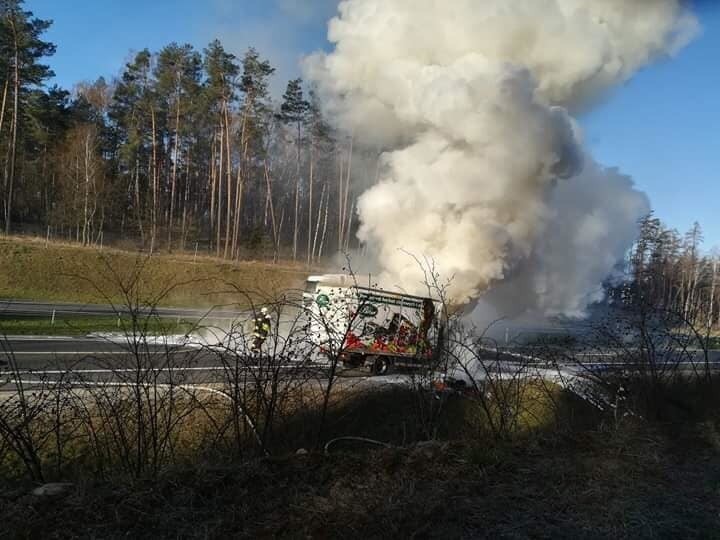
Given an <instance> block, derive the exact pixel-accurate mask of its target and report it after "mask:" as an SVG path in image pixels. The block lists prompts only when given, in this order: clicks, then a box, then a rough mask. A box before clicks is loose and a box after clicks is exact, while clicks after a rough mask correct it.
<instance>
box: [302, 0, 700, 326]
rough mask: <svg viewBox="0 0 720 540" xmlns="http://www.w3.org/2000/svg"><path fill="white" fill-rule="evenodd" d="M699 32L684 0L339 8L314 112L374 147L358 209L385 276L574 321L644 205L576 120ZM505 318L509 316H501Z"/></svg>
mask: <svg viewBox="0 0 720 540" xmlns="http://www.w3.org/2000/svg"><path fill="white" fill-rule="evenodd" d="M697 28H698V23H697V20H696V18H695V17H694V16H693V14H692V13H690V12H689V11H688V10H687V9H686V8H685V7H684V4H683V2H682V1H681V0H633V1H627V0H592V1H588V0H512V1H508V0H485V1H483V2H478V1H476V0H452V1H447V0H345V1H343V2H341V3H340V5H339V14H338V16H337V17H335V18H334V19H332V20H331V22H330V25H329V39H330V41H331V42H332V43H334V44H335V49H334V51H333V52H331V53H329V54H317V55H314V56H312V57H310V58H309V59H308V60H307V61H306V64H305V70H306V73H307V75H308V77H309V78H310V79H311V80H312V81H313V82H314V83H315V84H316V85H317V86H318V88H319V92H320V93H321V96H322V97H323V100H324V102H325V103H326V107H327V109H328V110H327V112H328V114H329V115H330V117H331V118H334V119H336V121H337V122H338V123H339V126H340V127H341V128H343V129H345V130H347V131H348V132H352V133H354V134H355V136H356V139H357V140H358V141H359V142H362V141H365V142H367V143H369V144H373V145H378V144H379V145H381V146H382V147H383V148H385V149H386V152H385V153H384V154H383V156H382V161H381V169H380V170H381V175H380V181H379V182H378V183H377V185H375V186H374V187H372V188H370V189H369V190H368V191H367V192H365V193H364V194H363V195H362V197H361V198H360V200H359V202H358V213H359V217H360V222H361V227H360V230H359V233H358V235H359V238H360V240H362V241H363V242H364V243H366V244H367V246H368V247H369V249H371V250H374V251H375V252H376V253H375V255H376V256H377V260H378V261H380V264H381V267H382V268H381V276H380V280H381V283H382V284H384V285H386V286H388V287H394V286H398V285H399V286H402V287H403V289H405V290H408V291H415V292H422V291H424V288H423V272H422V270H421V268H419V266H418V264H417V262H416V260H415V259H414V258H413V257H410V256H408V253H411V254H414V255H416V256H418V257H428V258H431V259H432V260H433V261H434V262H435V264H436V266H437V269H438V271H439V272H440V273H441V274H442V275H443V276H445V277H451V276H452V286H451V293H452V296H453V297H454V298H455V299H456V300H458V301H470V300H473V299H476V298H478V297H479V296H481V295H483V294H485V295H486V298H487V300H488V301H490V302H492V303H493V304H494V305H496V306H498V309H499V310H502V314H503V315H511V314H515V313H521V312H526V311H533V312H538V313H542V314H545V315H550V314H568V315H582V313H583V310H584V308H585V307H586V306H587V305H588V303H589V302H592V301H594V300H597V299H599V298H601V295H602V293H601V286H600V285H601V283H602V281H603V280H604V279H606V278H607V277H608V275H610V274H611V273H612V271H613V269H614V267H615V266H616V264H617V262H618V261H619V260H620V259H621V258H622V256H623V254H624V252H625V251H626V250H627V249H628V248H629V246H630V245H631V243H632V241H633V239H634V237H635V235H636V222H637V220H638V218H639V217H641V215H643V214H644V213H646V212H647V211H648V209H649V203H648V200H647V197H646V196H645V195H644V194H642V193H640V192H639V191H637V190H636V189H635V188H634V187H633V184H632V182H631V181H630V180H629V179H628V178H627V177H624V176H622V175H620V174H619V173H618V172H617V171H615V170H608V169H605V168H604V167H602V166H600V165H598V164H597V163H595V162H594V161H593V159H592V157H591V156H589V155H588V154H587V151H586V150H584V148H583V144H582V140H581V134H580V130H579V128H578V126H577V124H576V122H575V121H574V119H573V115H575V114H578V113H580V112H582V111H584V110H586V109H587V108H588V107H590V106H591V105H592V104H593V103H595V102H597V100H598V99H600V98H602V97H603V95H604V94H606V93H607V92H608V90H610V89H611V88H613V87H615V86H617V85H619V84H621V83H623V82H625V81H627V80H628V79H629V78H630V77H631V76H632V75H633V74H634V73H636V72H637V70H639V69H640V68H642V67H643V66H645V65H646V64H648V63H649V62H651V61H653V60H654V59H657V58H659V57H662V56H666V55H672V54H673V53H675V52H677V51H678V50H680V49H681V48H682V47H683V46H685V45H686V44H687V43H688V42H689V41H690V40H691V39H692V37H693V35H694V34H695V32H696V30H697ZM509 311H512V312H513V313H509Z"/></svg>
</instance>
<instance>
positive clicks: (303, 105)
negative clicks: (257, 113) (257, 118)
mask: <svg viewBox="0 0 720 540" xmlns="http://www.w3.org/2000/svg"><path fill="white" fill-rule="evenodd" d="M309 109H310V103H308V102H307V101H306V100H305V96H304V95H303V89H302V79H293V80H291V81H290V82H288V85H287V89H286V90H285V94H284V95H283V102H282V105H281V107H280V113H279V118H280V120H281V121H282V122H283V123H285V124H288V125H293V126H295V127H296V128H297V138H296V139H295V147H296V150H297V152H296V162H297V170H296V176H295V214H294V216H295V219H294V227H293V260H297V249H298V227H299V215H300V176H301V173H300V170H301V168H300V150H301V145H302V128H303V124H304V123H305V122H306V121H307V113H308V110H309Z"/></svg>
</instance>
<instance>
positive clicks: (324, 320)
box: [303, 275, 445, 375]
mask: <svg viewBox="0 0 720 540" xmlns="http://www.w3.org/2000/svg"><path fill="white" fill-rule="evenodd" d="M303 304H304V308H305V312H306V315H307V317H308V318H309V322H308V332H309V339H310V342H311V343H312V344H313V346H314V347H315V348H316V349H317V350H319V351H320V352H321V353H322V354H323V355H325V356H326V357H329V358H330V359H334V358H337V359H338V360H339V361H340V362H342V365H343V367H346V368H361V367H363V368H366V369H368V370H369V371H370V372H371V373H372V374H375V375H384V374H387V373H388V372H390V371H391V370H392V369H393V368H395V367H404V368H415V369H417V368H421V367H429V366H434V365H435V364H436V363H437V360H438V359H439V353H440V350H441V349H442V340H443V334H444V331H445V325H444V320H445V316H444V309H443V305H442V303H441V302H440V301H438V300H436V299H433V298H430V297H425V298H423V297H420V296H413V295H409V294H404V293H400V292H392V291H387V290H383V289H380V288H377V287H373V286H368V287H364V286H361V285H359V284H358V283H357V282H356V281H355V280H354V278H353V276H346V275H325V276H310V277H309V278H308V279H307V282H306V287H305V292H304V293H303Z"/></svg>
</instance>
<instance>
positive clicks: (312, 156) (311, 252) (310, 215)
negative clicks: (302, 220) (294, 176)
mask: <svg viewBox="0 0 720 540" xmlns="http://www.w3.org/2000/svg"><path fill="white" fill-rule="evenodd" d="M314 173H315V144H314V141H310V176H309V178H308V223H307V265H308V267H309V266H310V265H311V264H312V259H313V255H314V253H315V249H314V246H313V245H312V241H311V240H312V230H313V176H314ZM316 236H317V235H316ZM316 239H317V238H316Z"/></svg>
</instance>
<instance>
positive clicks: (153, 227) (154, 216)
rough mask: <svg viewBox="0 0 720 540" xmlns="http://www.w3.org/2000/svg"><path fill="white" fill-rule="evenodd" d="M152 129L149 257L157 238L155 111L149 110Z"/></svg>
mask: <svg viewBox="0 0 720 540" xmlns="http://www.w3.org/2000/svg"><path fill="white" fill-rule="evenodd" d="M150 119H151V127H152V199H153V207H152V225H151V233H150V234H151V236H150V255H152V254H153V253H154V251H155V239H156V237H157V215H158V195H159V194H158V171H157V139H156V133H155V109H154V108H151V109H150Z"/></svg>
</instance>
